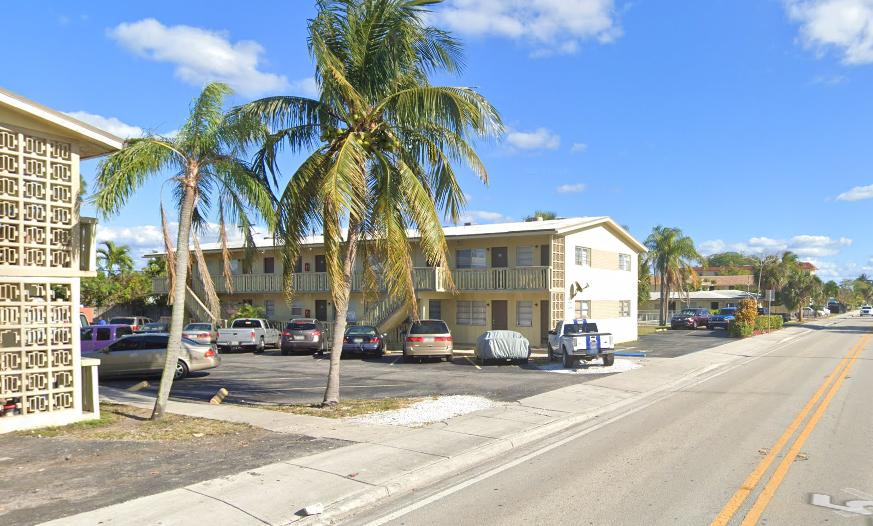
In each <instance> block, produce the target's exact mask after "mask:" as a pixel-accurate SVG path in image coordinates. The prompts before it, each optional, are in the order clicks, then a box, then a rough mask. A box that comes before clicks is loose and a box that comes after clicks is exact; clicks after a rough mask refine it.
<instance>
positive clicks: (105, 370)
mask: <svg viewBox="0 0 873 526" xmlns="http://www.w3.org/2000/svg"><path fill="white" fill-rule="evenodd" d="M169 340H170V335H169V334H134V335H132V336H125V337H124V338H121V339H120V340H118V341H117V342H115V343H113V344H112V345H109V346H107V347H104V348H102V349H100V350H97V351H92V352H83V353H82V357H84V358H97V359H98V360H100V366H99V367H98V372H99V374H100V376H102V377H108V376H148V375H155V374H161V371H163V369H164V360H165V359H166V356H167V343H168V342H169ZM219 365H221V356H219V354H218V351H217V350H216V349H215V345H213V344H201V343H197V342H195V341H194V340H189V339H188V338H182V351H181V353H180V354H179V361H178V363H177V364H176V373H175V376H174V378H175V379H176V380H180V379H182V378H185V377H186V376H188V373H190V372H192V371H202V370H205V369H212V368H214V367H218V366H219Z"/></svg>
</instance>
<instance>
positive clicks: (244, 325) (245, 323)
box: [230, 320, 261, 329]
mask: <svg viewBox="0 0 873 526" xmlns="http://www.w3.org/2000/svg"><path fill="white" fill-rule="evenodd" d="M230 327H231V329H251V328H257V329H260V328H261V321H260V320H234V321H233V325H231V326H230Z"/></svg>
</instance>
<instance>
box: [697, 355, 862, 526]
mask: <svg viewBox="0 0 873 526" xmlns="http://www.w3.org/2000/svg"><path fill="white" fill-rule="evenodd" d="M864 343H865V340H864V338H861V340H859V341H858V342H857V343H856V344H855V345H853V346H852V348H851V349H849V352H848V353H847V354H846V355H845V356H844V357H843V359H842V360H840V362H839V363H838V364H837V366H836V367H835V368H834V370H833V371H831V374H830V375H828V377H827V378H826V379H825V381H824V382H823V383H822V384H821V385H820V386H819V387H818V389H817V390H816V391H815V393H813V395H812V397H810V399H809V401H807V402H806V405H804V406H803V409H801V410H800V412H799V413H797V416H795V417H794V420H792V421H791V423H790V424H789V425H788V428H787V429H786V430H785V432H784V433H782V436H780V437H779V438H778V439H777V440H776V442H775V443H774V444H773V447H771V448H770V451H768V452H767V454H766V455H765V456H764V458H762V459H761V461H760V462H758V465H757V466H755V469H754V470H752V472H751V473H750V474H749V476H748V477H746V480H744V481H743V483H742V485H740V487H739V489H737V491H736V492H735V493H734V494H733V496H732V497H731V498H730V500H729V501H728V502H727V504H725V505H724V507H723V508H722V509H721V511H720V512H719V513H718V515H716V517H715V519H713V521H712V522H711V523H710V526H725V525H726V524H728V523H729V522H730V520H731V519H732V518H733V517H734V515H735V514H736V513H737V511H738V510H739V509H740V507H742V505H743V502H745V500H746V498H748V496H749V494H750V493H751V492H752V490H753V489H754V488H755V486H756V485H757V484H758V482H759V481H760V480H761V477H762V476H763V475H764V473H766V471H767V469H769V467H770V465H771V464H772V463H773V461H774V460H776V457H777V456H778V455H779V453H780V452H781V451H782V448H784V447H785V445H786V444H787V443H788V440H789V439H790V438H791V436H792V435H793V434H794V432H795V431H797V428H798V427H800V424H801V423H802V422H803V420H804V419H805V418H806V416H807V415H808V414H809V412H810V411H812V408H813V407H815V404H816V403H817V402H818V400H819V399H820V398H821V397H822V395H823V394H824V393H825V391H826V390H827V388H828V387H829V386H830V384H831V383H832V382H833V381H834V379H836V378H837V376H839V374H840V371H841V370H842V369H843V368H844V367H845V366H846V365H847V364H848V363H849V361H850V360H851V359H852V357H853V355H856V354H857V353H858V352H860V349H862V348H863V344H864Z"/></svg>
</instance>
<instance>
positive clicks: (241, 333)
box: [218, 318, 279, 354]
mask: <svg viewBox="0 0 873 526" xmlns="http://www.w3.org/2000/svg"><path fill="white" fill-rule="evenodd" d="M278 346H279V330H278V329H277V328H276V327H274V326H273V324H272V323H271V322H270V320H264V319H259V318H237V319H235V320H233V321H232V322H231V323H230V328H229V329H218V349H219V350H220V351H221V352H228V351H234V350H237V349H241V350H248V351H252V352H253V353H255V354H260V353H262V352H264V349H266V348H267V347H278Z"/></svg>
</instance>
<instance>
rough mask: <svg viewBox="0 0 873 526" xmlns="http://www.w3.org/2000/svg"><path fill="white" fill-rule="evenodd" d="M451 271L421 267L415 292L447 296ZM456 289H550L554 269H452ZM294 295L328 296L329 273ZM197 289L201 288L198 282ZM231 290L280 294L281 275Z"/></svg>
mask: <svg viewBox="0 0 873 526" xmlns="http://www.w3.org/2000/svg"><path fill="white" fill-rule="evenodd" d="M447 272H448V271H447V270H446V269H443V268H434V267H418V268H415V269H413V271H412V279H413V282H414V283H415V289H416V290H420V291H436V292H444V291H446V290H448V287H447V281H448V280H447V279H446V278H447V276H446V273H447ZM451 272H452V277H453V278H454V281H455V287H456V288H457V290H458V291H460V292H466V291H519V290H522V291H523V290H542V291H546V290H548V289H549V283H550V278H551V272H552V270H551V267H505V268H483V269H453V270H452V271H451ZM292 279H293V280H294V291H295V292H303V293H306V292H310V293H312V292H316V293H322V292H329V291H330V280H329V278H328V275H327V273H326V272H301V273H295V274H293V278H292ZM212 281H213V283H215V290H216V292H218V293H219V294H227V293H229V292H231V291H229V290H228V289H227V287H226V286H225V283H224V277H223V276H221V275H212ZM195 282H196V283H197V285H196V286H195V289H200V288H202V287H201V286H200V283H199V280H195ZM231 289H232V291H233V293H235V294H249V293H280V292H282V291H283V284H282V275H281V274H235V275H233V276H231ZM362 289H363V275H362V274H361V273H356V274H354V275H353V276H352V291H354V292H360V291H361V290H362ZM152 290H153V291H154V292H155V293H158V294H165V293H166V292H167V278H155V279H154V281H153V283H152Z"/></svg>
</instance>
